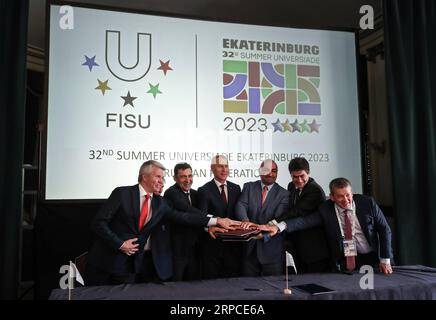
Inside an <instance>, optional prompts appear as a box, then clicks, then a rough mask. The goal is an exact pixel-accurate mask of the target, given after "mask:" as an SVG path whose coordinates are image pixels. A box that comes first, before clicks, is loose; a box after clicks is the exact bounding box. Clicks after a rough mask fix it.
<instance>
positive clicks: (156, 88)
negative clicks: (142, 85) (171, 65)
mask: <svg viewBox="0 0 436 320" xmlns="http://www.w3.org/2000/svg"><path fill="white" fill-rule="evenodd" d="M148 85H149V86H150V90H148V91H147V93H151V94H152V95H153V98H155V99H156V96H157V94H158V93H162V92H161V91H160V90H159V83H158V84H157V85H155V86H154V85H152V84H151V83H150V82H149V83H148Z"/></svg>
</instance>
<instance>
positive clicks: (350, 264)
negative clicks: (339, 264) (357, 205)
mask: <svg viewBox="0 0 436 320" xmlns="http://www.w3.org/2000/svg"><path fill="white" fill-rule="evenodd" d="M349 212H350V210H344V225H345V227H344V236H345V240H353V228H352V225H351V219H350V217H349V215H348V213H349ZM346 260H347V261H346V263H347V264H346V268H347V270H348V271H349V272H351V271H353V270H354V269H355V268H356V260H355V257H354V256H351V257H346Z"/></svg>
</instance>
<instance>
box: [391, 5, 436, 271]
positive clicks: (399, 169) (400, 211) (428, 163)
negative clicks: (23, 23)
mask: <svg viewBox="0 0 436 320" xmlns="http://www.w3.org/2000/svg"><path fill="white" fill-rule="evenodd" d="M383 7H384V10H383V11H384V22H385V48H386V83H387V96H388V113H389V116H388V118H389V121H390V124H389V127H390V136H391V148H392V170H393V172H392V176H393V189H394V190H393V192H394V200H395V201H394V203H395V205H394V206H395V207H394V210H395V218H396V221H397V228H396V229H397V241H398V243H397V246H398V250H397V251H398V252H397V255H398V257H399V261H400V263H401V264H426V265H431V266H436V232H435V230H436V201H435V200H436V199H435V198H436V188H435V184H436V60H435V59H436V1H434V0H414V1H401V0H385V1H384V4H383Z"/></svg>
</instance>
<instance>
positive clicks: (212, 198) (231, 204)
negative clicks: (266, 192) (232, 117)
mask: <svg viewBox="0 0 436 320" xmlns="http://www.w3.org/2000/svg"><path fill="white" fill-rule="evenodd" d="M211 171H212V173H213V176H214V178H213V180H212V181H209V182H208V183H206V184H205V185H203V186H202V187H200V188H199V189H198V193H199V199H200V210H201V211H202V212H207V213H208V214H211V215H213V216H216V217H222V218H230V219H233V218H234V217H235V216H234V214H235V205H236V201H237V200H238V197H239V194H240V193H241V188H240V187H239V186H238V185H237V184H235V183H232V182H230V181H228V180H227V177H228V175H229V163H228V161H227V158H226V157H224V156H223V155H217V156H214V157H213V158H212V161H211ZM241 250H242V249H241V244H240V243H235V242H223V241H221V240H216V239H211V238H210V237H209V235H207V234H204V235H202V236H201V255H202V277H203V278H204V279H213V278H222V277H238V276H240V275H241Z"/></svg>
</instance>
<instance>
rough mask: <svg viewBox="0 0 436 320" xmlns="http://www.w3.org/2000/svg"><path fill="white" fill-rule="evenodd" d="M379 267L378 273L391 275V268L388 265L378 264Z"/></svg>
mask: <svg viewBox="0 0 436 320" xmlns="http://www.w3.org/2000/svg"><path fill="white" fill-rule="evenodd" d="M379 267H380V271H381V272H383V273H384V274H391V273H392V267H391V265H390V264H389V263H383V262H380V264H379Z"/></svg>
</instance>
